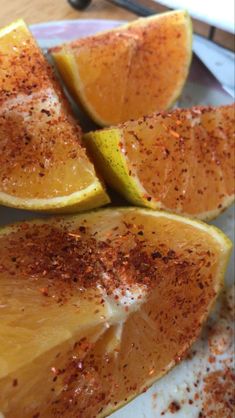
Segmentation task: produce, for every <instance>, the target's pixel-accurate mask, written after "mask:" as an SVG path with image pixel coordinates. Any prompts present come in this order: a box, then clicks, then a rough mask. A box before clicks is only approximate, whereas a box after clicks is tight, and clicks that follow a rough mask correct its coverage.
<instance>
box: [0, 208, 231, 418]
mask: <svg viewBox="0 0 235 418" xmlns="http://www.w3.org/2000/svg"><path fill="white" fill-rule="evenodd" d="M230 249H231V243H230V241H229V240H228V239H227V238H226V236H225V235H224V234H223V233H222V232H221V231H219V230H218V229H216V228H214V227H212V226H209V225H206V224H204V223H202V222H198V221H194V220H191V219H187V218H183V217H180V216H177V215H173V214H169V213H165V212H157V211H151V210H147V209H140V208H139V209H138V208H125V209H116V208H114V209H107V210H103V211H96V212H90V213H87V214H83V215H76V216H73V217H67V218H54V219H49V220H45V219H44V220H41V221H31V222H25V223H22V224H16V225H13V226H10V227H6V228H4V229H2V230H1V232H0V267H1V269H0V310H1V327H0V411H1V412H2V413H3V414H4V416H5V418H23V417H24V418H32V417H34V418H35V417H37V418H38V417H40V418H57V417H63V418H73V417H82V418H94V417H104V416H107V414H109V413H111V412H112V411H114V410H115V409H116V408H118V407H120V406H121V405H123V404H124V403H126V402H127V401H129V400H131V399H132V398H133V397H135V396H136V395H138V394H139V393H141V391H143V390H146V387H148V386H149V385H151V384H152V382H153V381H155V380H156V379H158V378H160V377H161V376H162V375H164V374H165V373H166V372H168V371H169V370H170V369H171V368H172V367H173V366H174V365H175V364H177V362H178V361H179V360H180V359H181V358H182V357H183V356H184V354H185V353H186V352H187V350H188V348H189V347H190V346H191V344H192V342H193V341H194V340H195V339H196V338H197V336H198V334H199V332H200V329H201V326H202V324H203V322H204V321H205V319H206V318H207V315H208V312H209V311H210V309H211V306H212V304H213V303H214V301H215V299H216V297H217V295H218V293H219V291H220V289H221V287H222V285H223V275H224V272H225V269H226V263H227V261H228V257H229V253H230Z"/></svg>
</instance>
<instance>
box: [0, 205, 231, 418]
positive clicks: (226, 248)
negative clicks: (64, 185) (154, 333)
mask: <svg viewBox="0 0 235 418" xmlns="http://www.w3.org/2000/svg"><path fill="white" fill-rule="evenodd" d="M115 211H119V212H120V213H122V212H124V213H127V212H134V213H137V214H138V213H140V214H141V213H142V214H144V215H147V216H148V217H151V216H152V217H153V218H158V217H162V218H168V219H170V220H174V221H177V222H179V223H181V224H187V225H190V226H192V227H194V228H195V229H197V230H201V231H203V232H206V233H207V234H208V235H209V236H210V237H212V238H213V239H214V240H215V241H216V242H217V243H218V244H219V247H220V250H221V251H220V256H219V257H220V262H219V263H218V269H217V274H216V275H215V276H214V281H213V284H214V290H215V293H216V295H215V297H214V298H213V300H212V301H211V303H210V304H209V305H208V307H207V309H206V310H205V312H204V314H203V315H202V316H201V317H200V319H199V322H200V323H201V324H202V323H203V322H204V320H205V318H206V317H207V315H208V312H209V311H210V309H211V307H212V305H213V304H214V300H215V299H216V296H217V295H218V293H219V291H220V290H221V288H222V285H223V276H224V272H225V269H226V265H227V262H228V259H229V255H230V251H231V248H232V243H231V241H230V240H229V238H228V237H227V236H226V235H225V234H224V233H223V232H222V231H221V230H220V229H218V228H217V227H215V226H212V225H208V224H205V223H204V222H201V221H198V220H195V219H191V218H185V217H182V216H179V215H177V214H172V213H168V212H163V211H152V210H150V209H145V208H144V209H143V208H135V207H127V208H118V207H117V208H106V209H99V210H95V211H91V212H90V213H88V214H87V216H88V217H89V216H92V214H93V213H97V212H102V213H104V214H105V213H114V214H115ZM83 216H84V215H81V214H77V215H73V216H72V217H71V219H76V218H77V219H79V218H80V217H83ZM69 218H70V217H67V219H69ZM27 223H29V224H30V223H31V224H32V223H35V224H40V223H42V224H47V223H50V218H47V219H36V220H32V221H29V222H27ZM15 226H17V224H15V225H14V224H13V225H7V226H5V227H3V228H1V229H0V235H4V234H8V233H10V232H12V231H14V227H15ZM199 331H200V329H199ZM190 345H191V344H190V342H188V343H187V346H184V347H183V348H182V355H183V354H185V350H187V349H188V348H189V346H190ZM179 354H180V353H179ZM174 365H175V360H174V359H173V360H172V362H170V363H169V364H168V366H167V367H166V368H165V369H164V370H163V371H162V374H161V375H158V376H157V377H156V376H155V377H151V378H150V379H148V381H146V382H145V384H144V385H143V386H142V387H141V388H139V389H138V392H137V393H135V394H133V395H131V396H130V397H129V398H128V399H127V400H123V401H121V402H120V403H119V404H118V405H115V406H114V405H112V404H111V405H110V406H109V407H108V408H107V409H106V410H105V411H104V412H101V414H98V417H100V418H102V417H104V416H107V414H108V413H111V412H113V411H114V410H116V409H118V408H121V407H122V406H123V405H124V404H126V403H127V402H130V401H131V400H132V399H134V398H135V397H136V396H138V395H139V393H141V391H146V389H147V387H149V386H151V385H152V384H153V382H154V381H156V380H158V379H159V378H161V376H162V375H164V374H166V373H168V372H169V371H170V369H171V368H172V367H173V366H174Z"/></svg>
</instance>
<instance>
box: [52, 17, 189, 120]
mask: <svg viewBox="0 0 235 418" xmlns="http://www.w3.org/2000/svg"><path fill="white" fill-rule="evenodd" d="M191 49H192V27H191V21H190V18H189V16H188V14H187V13H186V12H185V11H174V12H170V13H164V14H159V15H156V16H152V17H150V18H145V19H138V20H137V21H135V22H131V23H129V24H127V25H124V26H122V27H120V28H117V29H114V30H111V31H107V32H104V33H100V34H98V35H96V36H90V37H88V38H85V39H80V40H78V41H75V42H72V43H70V44H67V45H62V46H59V47H57V48H54V49H52V55H53V57H54V59H55V62H56V64H57V66H58V69H59V71H60V73H61V75H62V77H63V79H64V81H65V83H66V85H67V86H68V88H69V91H70V92H71V93H72V95H73V96H74V98H75V99H77V100H78V101H79V102H81V103H82V104H83V106H84V108H85V109H86V110H87V112H88V113H89V114H90V116H91V117H92V118H93V119H94V120H95V121H96V122H97V123H98V124H100V125H112V124H116V123H119V122H123V121H126V120H128V119H130V118H138V117H140V116H142V115H146V114H148V113H150V112H153V111H156V110H161V109H166V108H168V107H169V106H171V105H172V103H174V101H175V100H176V99H177V97H178V96H179V94H180V92H181V90H182V87H183V85H184V82H185V79H186V77H187V74H188V70H189V65H190V61H191Z"/></svg>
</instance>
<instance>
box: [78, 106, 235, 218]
mask: <svg viewBox="0 0 235 418" xmlns="http://www.w3.org/2000/svg"><path fill="white" fill-rule="evenodd" d="M234 116H235V113H234V105H229V106H222V107H217V108H213V107H194V108H192V109H177V110H174V111H172V112H171V113H155V114H153V115H151V116H148V117H144V118H142V119H139V120H137V121H130V122H127V123H125V124H123V125H119V126H117V127H113V128H107V129H104V130H100V131H96V132H91V133H89V134H87V135H86V136H85V140H86V142H87V145H88V146H89V147H90V150H91V152H92V154H93V156H94V158H95V160H96V162H97V166H99V168H100V170H101V172H102V173H103V175H104V178H105V179H106V180H107V182H109V183H110V184H111V185H112V186H114V187H115V188H116V189H117V190H118V191H119V192H120V193H121V194H123V195H124V196H125V197H126V198H127V199H128V200H129V201H130V202H132V203H134V204H137V205H141V206H148V207H151V208H153V209H167V210H170V211H173V212H178V213H181V214H185V215H190V216H194V217H197V218H200V219H204V220H205V219H211V218H213V217H215V216H217V215H218V214H219V213H220V212H221V211H223V210H224V209H225V208H226V207H227V206H229V205H230V204H231V203H232V202H233V201H234V190H235V182H234V159H235V151H234V144H235V142H234Z"/></svg>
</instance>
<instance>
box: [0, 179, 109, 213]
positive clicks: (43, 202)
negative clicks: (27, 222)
mask: <svg viewBox="0 0 235 418" xmlns="http://www.w3.org/2000/svg"><path fill="white" fill-rule="evenodd" d="M109 202H110V198H109V196H108V194H107V193H106V192H105V190H104V188H103V186H102V184H101V183H100V181H99V180H96V181H94V182H93V183H92V184H90V185H89V186H88V187H86V188H85V189H82V190H80V191H77V192H74V193H72V194H70V195H65V196H56V197H53V198H43V199H36V198H35V199H23V198H19V197H15V196H12V195H9V194H7V193H3V192H0V203H1V204H3V205H7V206H10V207H17V208H19V209H32V210H39V211H50V210H53V212H70V211H75V212H76V211H79V210H81V211H82V210H88V209H93V208H95V207H98V206H101V205H106V204H108V203H109Z"/></svg>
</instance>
